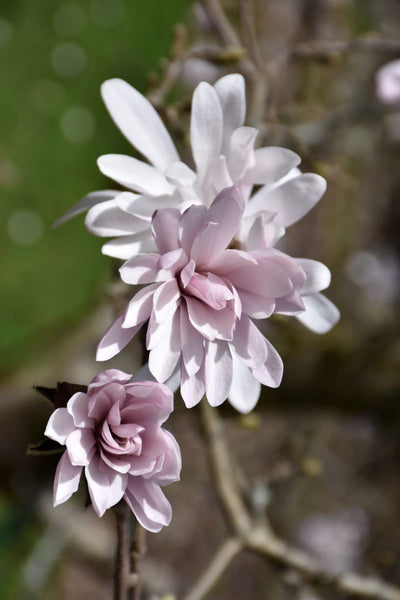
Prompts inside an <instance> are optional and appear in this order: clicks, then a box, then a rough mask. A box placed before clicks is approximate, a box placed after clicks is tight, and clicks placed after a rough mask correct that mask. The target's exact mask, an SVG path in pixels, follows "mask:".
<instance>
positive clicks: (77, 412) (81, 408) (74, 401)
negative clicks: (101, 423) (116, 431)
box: [67, 392, 94, 429]
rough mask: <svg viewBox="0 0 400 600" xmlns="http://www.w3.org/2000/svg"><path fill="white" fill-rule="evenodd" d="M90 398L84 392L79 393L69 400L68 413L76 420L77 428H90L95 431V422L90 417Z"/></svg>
mask: <svg viewBox="0 0 400 600" xmlns="http://www.w3.org/2000/svg"><path fill="white" fill-rule="evenodd" d="M88 410H89V409H88V396H87V394H84V393H83V392H77V393H76V394H74V395H73V396H72V397H71V398H70V399H69V400H68V404H67V411H68V412H69V414H70V415H71V417H72V418H73V420H74V425H75V426H76V427H89V428H91V429H93V427H94V420H93V419H91V418H90V417H89V416H88Z"/></svg>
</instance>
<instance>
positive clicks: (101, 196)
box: [53, 190, 120, 228]
mask: <svg viewBox="0 0 400 600" xmlns="http://www.w3.org/2000/svg"><path fill="white" fill-rule="evenodd" d="M119 193H120V192H119V190H99V191H97V192H90V194H86V196H83V198H82V199H81V200H79V202H77V203H76V204H75V205H74V206H73V207H72V208H70V209H69V210H67V212H66V213H64V214H63V215H62V217H60V218H59V219H57V221H56V222H55V223H54V224H53V228H54V227H58V226H59V225H61V224H62V223H65V221H68V220H69V219H72V217H75V216H76V215H80V214H81V213H83V212H85V211H87V210H88V209H89V208H92V206H96V204H100V203H101V202H107V200H112V199H113V198H115V196H118V194H119Z"/></svg>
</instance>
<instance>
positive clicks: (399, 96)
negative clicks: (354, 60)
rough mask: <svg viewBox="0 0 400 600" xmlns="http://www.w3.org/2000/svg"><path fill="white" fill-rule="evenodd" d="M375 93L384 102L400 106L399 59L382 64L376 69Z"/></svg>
mask: <svg viewBox="0 0 400 600" xmlns="http://www.w3.org/2000/svg"><path fill="white" fill-rule="evenodd" d="M376 94H377V96H378V98H379V100H381V101H382V102H384V103H385V104H393V105H395V106H398V107H399V108H400V59H398V60H393V61H392V62H389V63H387V64H386V65H383V67H381V68H380V69H379V70H378V71H377V73H376Z"/></svg>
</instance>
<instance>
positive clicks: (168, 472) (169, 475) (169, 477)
mask: <svg viewBox="0 0 400 600" xmlns="http://www.w3.org/2000/svg"><path fill="white" fill-rule="evenodd" d="M159 435H162V437H163V439H162V443H163V447H164V462H163V466H162V470H161V471H160V472H159V473H157V475H156V476H155V478H154V479H155V481H156V482H157V483H160V484H161V485H167V484H169V483H173V482H174V481H179V478H180V474H181V469H182V456H181V450H180V448H179V445H178V442H177V441H176V439H175V438H174V436H173V435H172V434H171V433H170V432H169V431H166V430H165V429H159ZM165 448H168V450H165Z"/></svg>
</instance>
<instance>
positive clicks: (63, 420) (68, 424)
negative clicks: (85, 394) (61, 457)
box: [44, 408, 76, 444]
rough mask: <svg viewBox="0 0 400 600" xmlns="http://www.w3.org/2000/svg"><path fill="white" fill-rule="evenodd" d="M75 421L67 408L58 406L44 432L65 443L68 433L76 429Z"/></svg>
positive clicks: (56, 440)
mask: <svg viewBox="0 0 400 600" xmlns="http://www.w3.org/2000/svg"><path fill="white" fill-rule="evenodd" d="M75 428H76V427H75V425H74V421H73V419H72V417H71V415H70V414H69V413H68V411H67V409H66V408H57V409H56V410H55V411H54V412H53V413H52V414H51V416H50V419H49V421H48V423H47V427H46V430H45V432H44V434H45V435H46V436H47V437H49V438H50V439H52V440H54V441H55V442H58V443H59V444H65V440H66V439H67V437H68V435H69V434H70V433H72V432H73V431H74V430H75Z"/></svg>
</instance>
